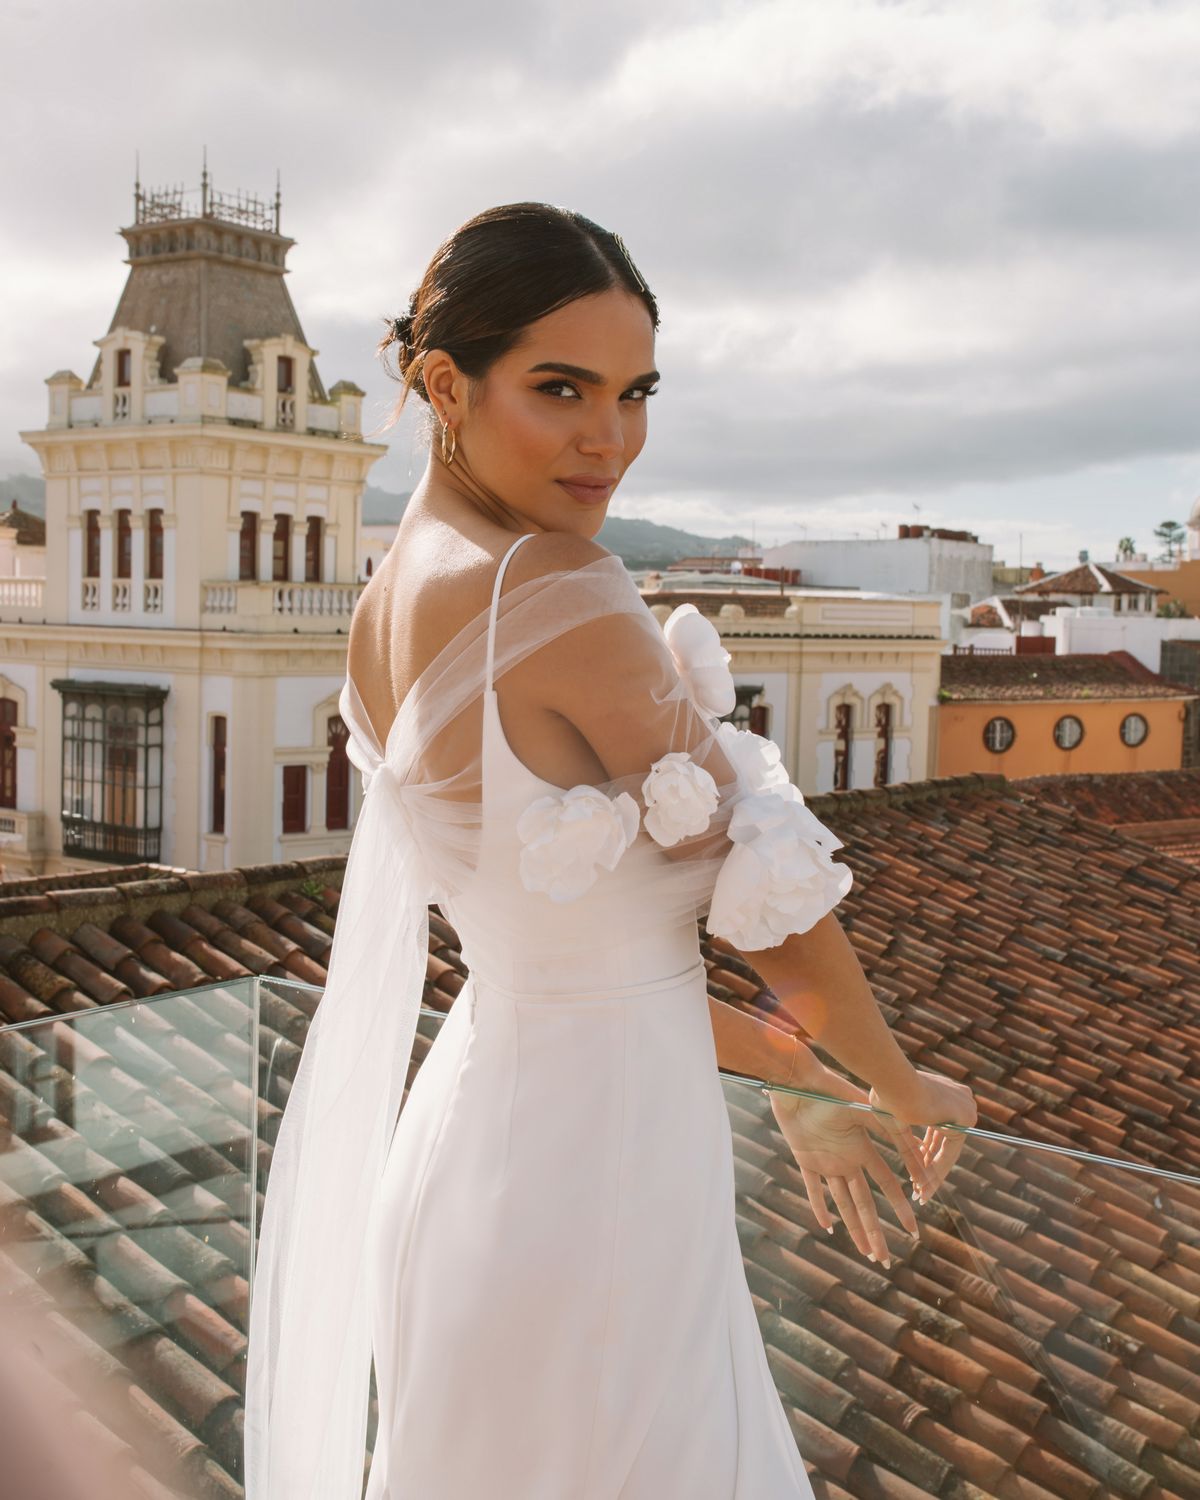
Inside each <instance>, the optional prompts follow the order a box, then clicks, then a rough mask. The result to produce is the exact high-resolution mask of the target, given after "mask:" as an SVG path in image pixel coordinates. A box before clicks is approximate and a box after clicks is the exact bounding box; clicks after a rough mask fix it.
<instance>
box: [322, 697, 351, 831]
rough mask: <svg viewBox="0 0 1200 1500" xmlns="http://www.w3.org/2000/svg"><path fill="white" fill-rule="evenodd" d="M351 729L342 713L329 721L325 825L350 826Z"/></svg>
mask: <svg viewBox="0 0 1200 1500" xmlns="http://www.w3.org/2000/svg"><path fill="white" fill-rule="evenodd" d="M348 734H349V731H348V730H347V728H346V724H345V721H344V720H343V718H342V716H341V714H334V715H333V716H332V717H331V718H330V719H329V723H328V739H329V763H328V765H327V766H326V768H325V827H326V828H349V826H350V757H349V756H348V755H347V754H346V740H347V737H348Z"/></svg>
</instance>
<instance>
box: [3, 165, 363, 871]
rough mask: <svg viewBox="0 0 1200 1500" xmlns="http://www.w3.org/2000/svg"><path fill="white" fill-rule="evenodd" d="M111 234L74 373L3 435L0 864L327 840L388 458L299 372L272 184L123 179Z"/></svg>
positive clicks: (237, 855) (191, 863)
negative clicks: (119, 279) (117, 288)
mask: <svg viewBox="0 0 1200 1500" xmlns="http://www.w3.org/2000/svg"><path fill="white" fill-rule="evenodd" d="M121 233H122V235H123V236H124V238H125V241H126V243H127V245H128V247H129V256H128V264H129V275H128V278H127V281H126V284H125V288H124V291H123V292H122V294H121V298H120V301H119V303H118V306H117V309H116V312H115V314H114V316H113V319H112V325H111V327H110V328H109V330H108V332H107V333H106V334H104V335H103V337H101V338H99V339H97V340H96V347H97V349H98V355H97V357H96V360H95V363H94V367H93V368H92V370H91V372H90V374H89V375H88V378H87V379H86V380H84V379H81V378H80V377H79V376H77V375H75V374H74V373H73V372H71V371H69V370H60V371H59V372H58V373H57V374H55V375H52V376H50V378H49V379H48V381H47V387H48V394H49V402H48V412H47V421H46V425H45V426H44V427H42V428H38V429H36V430H31V431H26V432H23V433H22V434H21V436H22V438H23V439H24V441H25V442H27V443H28V444H29V445H30V446H31V447H32V448H33V449H34V451H35V452H36V453H37V455H38V458H39V460H40V461H41V465H42V470H43V473H44V475H45V481H46V512H45V522H46V544H45V560H44V568H43V576H42V577H40V578H37V577H28V576H27V577H12V576H8V577H0V839H2V841H3V846H2V848H0V856H2V858H3V862H4V871H5V874H6V875H7V876H9V877H12V876H15V875H18V874H21V873H25V872H30V873H43V872H48V871H55V870H60V869H69V868H76V867H79V866H83V865H85V864H86V863H88V862H90V861H100V862H102V863H110V864H111V863H114V862H129V863H136V862H140V861H143V860H153V861H161V862H163V863H168V864H174V865H179V866H185V867H188V868H192V869H224V868H228V867H230V866H232V865H235V864H246V863H254V862H261V861H269V860H272V859H283V858H288V857H291V856H292V855H304V854H311V853H318V852H325V851H330V852H334V851H340V850H344V849H345V848H347V847H348V844H349V838H350V830H351V829H352V827H353V824H354V817H355V813H356V806H355V805H354V796H355V791H356V789H357V788H358V787H359V785H360V783H359V778H358V777H357V776H351V775H350V774H349V765H348V762H347V760H346V755H345V749H344V736H345V727H344V725H342V723H341V719H340V715H339V714H338V712H337V696H338V692H339V690H340V687H341V684H342V680H343V677H344V670H345V652H346V635H347V632H348V629H349V622H350V616H351V614H352V611H353V609H354V606H355V603H356V601H357V597H358V593H359V591H360V588H361V583H360V582H359V580H358V576H357V575H358V565H357V564H358V524H359V502H360V496H361V493H362V489H363V485H364V483H365V480H366V476H367V473H368V471H369V469H370V467H371V465H372V464H373V463H374V462H375V460H376V458H377V457H378V456H379V455H380V454H381V453H383V452H384V451H385V450H384V448H383V447H382V446H381V445H378V444H372V443H367V442H364V441H363V439H362V435H361V433H362V427H361V407H362V394H363V393H362V392H361V391H360V390H359V389H358V388H357V387H356V386H354V385H352V384H350V383H348V382H345V381H343V382H340V383H339V384H337V385H335V386H333V388H332V389H331V390H329V391H326V389H325V386H324V385H323V383H322V381H321V379H320V376H319V374H318V372H317V366H316V355H317V352H318V351H317V350H315V349H314V348H312V347H311V346H310V345H309V344H308V342H307V341H306V339H305V337H304V333H303V330H302V328H301V325H300V321H299V319H298V317H297V315H296V311H295V308H294V307H293V305H292V301H291V298H290V296H289V294H288V291H287V288H286V286H285V282H284V277H285V275H286V265H285V261H286V256H287V251H288V249H289V248H290V246H291V245H292V243H293V242H292V241H291V240H289V239H287V238H286V237H285V236H283V235H282V234H281V233H280V229H279V197H278V193H277V194H276V197H275V200H274V203H273V204H272V203H264V202H262V201H260V200H256V199H252V198H247V197H245V196H242V195H238V196H236V197H225V196H222V195H220V194H218V193H216V192H215V191H213V190H212V189H211V187H210V184H209V182H208V178H207V173H206V174H205V176H204V179H203V181H202V186H201V189H200V192H199V193H198V194H197V195H195V198H192V197H191V196H190V195H188V194H184V193H182V192H176V191H172V192H166V193H151V192H143V191H142V190H141V188H140V186H139V187H138V188H136V189H135V212H134V221H133V223H132V224H131V225H129V226H128V227H126V228H125V229H123V230H122V231H121ZM5 798H7V803H5V801H4V799H5Z"/></svg>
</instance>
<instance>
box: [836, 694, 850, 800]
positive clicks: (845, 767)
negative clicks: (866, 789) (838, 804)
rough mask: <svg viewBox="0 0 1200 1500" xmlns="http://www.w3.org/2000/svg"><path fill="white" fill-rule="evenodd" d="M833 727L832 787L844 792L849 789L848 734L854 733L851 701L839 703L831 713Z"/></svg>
mask: <svg viewBox="0 0 1200 1500" xmlns="http://www.w3.org/2000/svg"><path fill="white" fill-rule="evenodd" d="M833 727H834V730H835V732H836V735H837V738H836V739H835V740H834V746H833V789H834V791H835V792H846V791H849V789H850V736H851V735H852V734H853V733H854V705H853V703H839V704H838V705H837V707H836V708H835V709H834V713H833Z"/></svg>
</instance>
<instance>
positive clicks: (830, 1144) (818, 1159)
mask: <svg viewBox="0 0 1200 1500" xmlns="http://www.w3.org/2000/svg"><path fill="white" fill-rule="evenodd" d="M804 1087H805V1088H807V1089H812V1090H813V1092H815V1093H821V1094H828V1095H830V1096H831V1098H833V1099H839V1100H845V1101H846V1102H847V1103H852V1104H870V1103H871V1102H872V1101H871V1099H870V1098H869V1097H868V1095H867V1093H866V1092H865V1091H864V1090H863V1089H861V1088H859V1087H858V1086H857V1084H854V1083H851V1082H850V1080H849V1079H847V1078H843V1077H842V1076H841V1075H840V1074H839V1073H834V1072H833V1071H832V1070H831V1069H829V1068H822V1069H821V1070H820V1072H819V1073H818V1074H817V1075H816V1076H815V1077H812V1076H806V1077H805V1082H804ZM770 1098H771V1109H772V1110H773V1112H774V1114H775V1119H776V1120H777V1121H778V1124H779V1128H780V1130H781V1131H782V1133H783V1137H784V1139H785V1140H786V1141H787V1143H788V1145H789V1147H790V1148H791V1151H792V1155H793V1156H794V1157H795V1158H796V1165H797V1166H798V1167H799V1168H800V1174H801V1176H802V1177H803V1179H804V1190H805V1192H806V1193H807V1194H808V1201H809V1203H810V1204H811V1205H812V1210H813V1213H814V1214H815V1215H816V1218H817V1223H818V1224H820V1225H821V1227H822V1229H825V1230H828V1231H829V1232H830V1233H832V1232H833V1214H832V1213H831V1212H830V1209H829V1206H828V1204H827V1202H826V1199H825V1185H826V1184H828V1187H829V1191H830V1193H831V1194H832V1195H833V1201H834V1204H835V1205H836V1207H837V1210H838V1212H839V1213H840V1214H841V1217H842V1222H843V1223H844V1224H845V1226H846V1228H847V1229H848V1230H849V1232H850V1238H851V1239H852V1240H853V1241H854V1245H855V1248H856V1249H857V1250H858V1251H859V1252H860V1253H861V1254H863V1255H866V1256H868V1257H869V1258H870V1259H872V1260H878V1261H879V1262H881V1263H882V1264H883V1265H884V1266H890V1265H891V1252H890V1250H889V1249H888V1246H887V1240H886V1239H885V1238H884V1233H883V1226H882V1225H881V1224H880V1222H879V1214H878V1213H877V1211H876V1208H875V1199H874V1196H873V1195H872V1192H871V1189H870V1186H869V1184H868V1183H867V1176H866V1174H868V1173H869V1174H870V1176H871V1177H873V1178H874V1179H875V1182H876V1183H877V1185H878V1186H879V1187H880V1188H881V1189H882V1191H883V1194H884V1197H885V1198H887V1200H888V1202H889V1203H890V1204H891V1205H892V1208H893V1210H894V1211H895V1214H896V1217H897V1219H899V1221H900V1223H901V1224H902V1225H903V1226H904V1228H905V1229H906V1230H907V1231H908V1233H909V1234H912V1235H915V1234H916V1233H917V1219H916V1215H915V1214H914V1213H913V1210H912V1204H911V1203H910V1202H909V1200H908V1197H907V1196H906V1194H905V1191H904V1189H903V1188H902V1187H901V1185H900V1182H899V1179H898V1178H897V1177H896V1175H895V1174H894V1173H893V1171H892V1169H891V1168H890V1167H889V1166H888V1164H887V1162H886V1161H885V1160H884V1159H883V1157H882V1155H881V1154H880V1152H879V1148H878V1147H877V1146H876V1145H875V1142H874V1141H873V1140H872V1139H871V1137H870V1134H869V1131H870V1130H875V1131H877V1132H879V1133H880V1134H881V1135H882V1136H884V1137H885V1138H886V1139H888V1140H890V1141H891V1143H892V1144H893V1145H894V1146H895V1148H896V1150H897V1152H898V1153H899V1155H900V1159H901V1161H902V1162H903V1163H904V1166H905V1168H906V1169H907V1171H908V1172H909V1175H910V1176H911V1177H912V1179H913V1182H914V1184H916V1185H918V1186H919V1187H922V1188H923V1187H924V1186H925V1184H926V1182H927V1181H928V1180H930V1176H929V1173H928V1171H927V1168H926V1166H925V1162H924V1160H923V1158H922V1156H921V1153H920V1151H919V1150H918V1145H917V1141H916V1138H915V1137H914V1136H913V1134H912V1132H911V1131H910V1130H909V1129H908V1128H907V1126H904V1125H901V1124H899V1123H897V1122H896V1121H895V1120H893V1119H891V1118H889V1117H888V1116H886V1115H878V1114H869V1113H868V1112H867V1111H866V1110H861V1109H847V1108H846V1107H845V1105H844V1104H838V1103H826V1102H825V1101H824V1100H821V1099H807V1098H804V1097H802V1096H799V1095H796V1094H782V1093H780V1092H778V1091H777V1090H774V1089H773V1090H772V1091H771V1094H770Z"/></svg>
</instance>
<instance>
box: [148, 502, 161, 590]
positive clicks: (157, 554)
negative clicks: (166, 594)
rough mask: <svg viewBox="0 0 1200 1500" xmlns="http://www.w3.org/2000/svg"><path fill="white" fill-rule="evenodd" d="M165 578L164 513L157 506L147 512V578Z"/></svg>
mask: <svg viewBox="0 0 1200 1500" xmlns="http://www.w3.org/2000/svg"><path fill="white" fill-rule="evenodd" d="M162 576H163V513H162V511H161V510H160V509H159V508H158V507H157V506H155V507H154V508H153V509H151V510H148V511H147V512H146V577H147V578H159V579H161V578H162Z"/></svg>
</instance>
